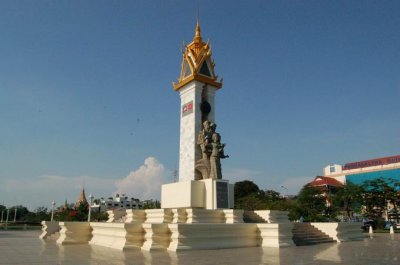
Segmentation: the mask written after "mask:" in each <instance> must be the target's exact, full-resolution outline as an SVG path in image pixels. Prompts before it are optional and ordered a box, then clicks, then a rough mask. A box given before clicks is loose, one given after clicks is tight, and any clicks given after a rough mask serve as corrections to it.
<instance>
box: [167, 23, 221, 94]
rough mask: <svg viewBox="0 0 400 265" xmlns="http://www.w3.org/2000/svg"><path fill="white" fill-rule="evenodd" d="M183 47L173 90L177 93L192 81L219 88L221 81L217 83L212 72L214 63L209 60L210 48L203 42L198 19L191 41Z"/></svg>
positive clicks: (215, 76)
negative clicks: (179, 70)
mask: <svg viewBox="0 0 400 265" xmlns="http://www.w3.org/2000/svg"><path fill="white" fill-rule="evenodd" d="M184 46H185V47H184V49H185V50H184V51H182V52H183V58H182V66H181V75H180V77H179V79H178V83H172V86H173V87H174V89H175V90H176V91H178V90H179V89H180V88H181V87H183V86H184V85H186V84H188V83H189V82H191V81H193V80H197V81H200V82H203V83H206V84H209V85H212V86H214V87H216V88H221V87H222V80H220V81H217V78H218V76H217V75H216V74H215V71H214V66H215V63H214V61H213V60H212V58H211V54H212V52H211V47H210V45H209V43H208V42H207V43H205V42H203V39H202V37H201V29H200V23H199V19H198V18H197V23H196V29H195V34H194V37H193V41H192V42H191V43H190V44H188V45H185V44H184Z"/></svg>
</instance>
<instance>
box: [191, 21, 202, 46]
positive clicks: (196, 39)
mask: <svg viewBox="0 0 400 265" xmlns="http://www.w3.org/2000/svg"><path fill="white" fill-rule="evenodd" d="M200 32H201V30H200V22H199V17H197V23H196V31H195V34H194V38H193V42H194V43H202V42H203V40H202V39H201V33H200Z"/></svg>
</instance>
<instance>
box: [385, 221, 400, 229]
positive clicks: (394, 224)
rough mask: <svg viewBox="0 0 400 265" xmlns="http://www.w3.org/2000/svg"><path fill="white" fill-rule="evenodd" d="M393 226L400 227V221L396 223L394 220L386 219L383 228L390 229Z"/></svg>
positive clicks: (394, 227)
mask: <svg viewBox="0 0 400 265" xmlns="http://www.w3.org/2000/svg"><path fill="white" fill-rule="evenodd" d="M391 226H393V229H400V223H395V222H392V221H386V222H385V227H384V228H383V229H386V230H389V229H390V227H391Z"/></svg>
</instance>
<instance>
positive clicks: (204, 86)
mask: <svg viewBox="0 0 400 265" xmlns="http://www.w3.org/2000/svg"><path fill="white" fill-rule="evenodd" d="M214 66H215V64H214V61H213V60H212V58H211V47H210V44H209V43H208V42H207V43H205V42H204V41H203V39H202V37H201V31H200V24H199V20H198V19H197V23H196V30H195V35H194V37H193V41H192V42H191V43H190V44H188V45H185V47H184V51H183V58H182V66H181V74H180V77H179V79H178V83H173V87H174V89H175V91H177V92H179V95H180V99H181V111H180V149H179V181H189V180H199V179H202V177H201V175H200V172H198V171H197V170H196V161H198V160H199V159H200V158H201V150H200V147H199V145H198V141H197V138H198V135H199V133H200V131H201V130H202V124H203V122H205V121H209V122H211V123H214V122H215V92H216V91H217V90H218V89H219V88H221V87H222V82H221V81H218V80H217V78H218V76H217V75H216V74H215V71H214Z"/></svg>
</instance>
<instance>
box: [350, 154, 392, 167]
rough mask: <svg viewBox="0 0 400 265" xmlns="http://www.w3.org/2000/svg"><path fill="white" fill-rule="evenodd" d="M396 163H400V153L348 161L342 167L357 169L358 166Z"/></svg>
mask: <svg viewBox="0 0 400 265" xmlns="http://www.w3.org/2000/svg"><path fill="white" fill-rule="evenodd" d="M394 163H400V155H398V156H388V157H382V158H376V159H371V160H365V161H359V162H352V163H347V164H345V165H344V166H343V168H342V169H343V170H350V169H356V168H364V167H374V166H381V165H388V164H394Z"/></svg>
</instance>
